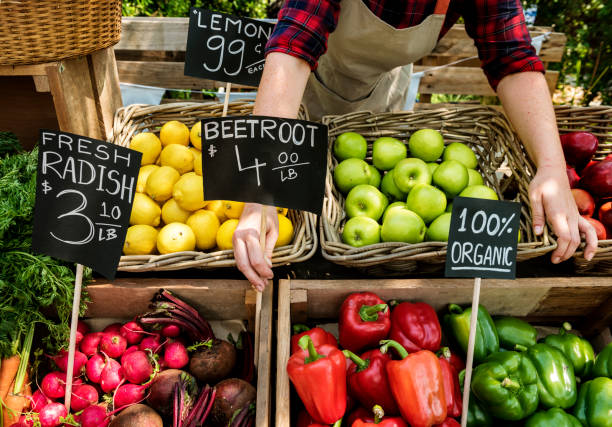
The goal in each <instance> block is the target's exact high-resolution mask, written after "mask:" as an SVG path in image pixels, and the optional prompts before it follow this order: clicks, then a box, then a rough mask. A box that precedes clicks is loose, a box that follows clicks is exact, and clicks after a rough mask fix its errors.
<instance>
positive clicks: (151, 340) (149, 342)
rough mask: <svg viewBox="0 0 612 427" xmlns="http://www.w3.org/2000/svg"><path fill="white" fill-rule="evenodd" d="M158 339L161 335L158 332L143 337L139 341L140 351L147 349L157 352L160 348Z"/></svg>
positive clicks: (159, 339)
mask: <svg viewBox="0 0 612 427" xmlns="http://www.w3.org/2000/svg"><path fill="white" fill-rule="evenodd" d="M160 341H161V336H160V335H159V334H153V335H150V336H148V337H145V338H143V339H142V341H140V345H139V346H138V348H139V349H140V350H142V351H146V350H147V349H149V350H151V351H152V352H153V353H157V352H158V351H159V350H160V348H161V345H160Z"/></svg>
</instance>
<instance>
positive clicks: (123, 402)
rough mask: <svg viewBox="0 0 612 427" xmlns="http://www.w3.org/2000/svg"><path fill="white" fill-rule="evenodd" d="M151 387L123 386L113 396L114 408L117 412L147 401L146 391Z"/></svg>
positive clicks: (147, 385) (146, 385)
mask: <svg viewBox="0 0 612 427" xmlns="http://www.w3.org/2000/svg"><path fill="white" fill-rule="evenodd" d="M149 385H150V384H145V385H136V384H123V385H122V386H120V387H119V388H118V389H117V391H116V392H115V395H114V396H113V408H114V409H115V410H117V409H120V408H123V407H125V406H128V405H133V404H135V403H140V402H142V401H143V400H144V399H145V390H146V389H147V388H148V387H149Z"/></svg>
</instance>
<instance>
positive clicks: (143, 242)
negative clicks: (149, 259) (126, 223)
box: [123, 224, 157, 255]
mask: <svg viewBox="0 0 612 427" xmlns="http://www.w3.org/2000/svg"><path fill="white" fill-rule="evenodd" d="M156 245H157V230H156V229H155V228H153V227H151V226H150V225H144V224H140V225H132V226H131V227H130V228H128V229H127V234H126V235H125V242H124V243H123V253H124V254H125V255H149V254H152V253H153V252H154V251H155V247H156Z"/></svg>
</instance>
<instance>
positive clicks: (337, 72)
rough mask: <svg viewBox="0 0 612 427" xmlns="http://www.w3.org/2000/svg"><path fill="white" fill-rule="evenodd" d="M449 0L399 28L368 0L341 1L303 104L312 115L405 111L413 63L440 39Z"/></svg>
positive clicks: (313, 116) (443, 1)
mask: <svg viewBox="0 0 612 427" xmlns="http://www.w3.org/2000/svg"><path fill="white" fill-rule="evenodd" d="M448 3H449V0H438V2H437V4H436V8H435V11H434V14H433V15H430V16H428V17H427V18H426V19H425V20H424V21H423V22H422V23H421V24H419V25H416V26H413V27H409V28H403V29H399V30H398V29H396V28H393V27H392V26H390V25H389V24H387V23H386V22H384V21H383V20H381V19H380V18H378V17H377V16H376V15H374V13H372V11H371V10H370V9H368V7H367V6H366V5H365V3H364V2H363V0H342V2H341V4H340V16H339V19H338V26H337V27H336V30H335V31H334V32H333V33H331V34H330V36H329V40H328V49H327V52H326V53H325V54H324V55H322V56H321V58H320V59H319V66H318V68H317V70H316V71H315V72H314V73H311V75H310V79H309V81H308V85H307V87H306V91H305V92H304V98H303V101H302V102H303V103H304V104H305V105H306V107H307V108H308V112H309V114H310V118H311V120H320V119H321V117H322V116H324V115H328V114H346V113H350V112H354V111H364V110H369V111H373V112H381V111H398V110H402V109H403V106H404V104H405V101H406V96H407V94H408V88H409V85H410V74H411V72H412V63H413V62H415V61H417V60H419V59H421V58H422V57H424V56H426V55H428V54H429V53H430V52H431V51H432V50H433V49H434V48H435V47H436V43H437V42H438V36H439V35H440V30H441V29H442V25H443V24H444V18H445V16H446V10H447V9H448Z"/></svg>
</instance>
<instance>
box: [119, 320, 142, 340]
mask: <svg viewBox="0 0 612 427" xmlns="http://www.w3.org/2000/svg"><path fill="white" fill-rule="evenodd" d="M119 333H120V334H121V336H122V337H123V338H125V339H126V341H127V343H128V344H138V343H139V342H140V341H142V338H143V333H144V329H142V326H140V325H139V324H138V322H134V321H131V322H127V323H126V324H125V325H123V326H122V327H121V330H120V331H119Z"/></svg>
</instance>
